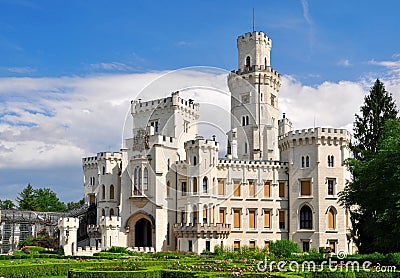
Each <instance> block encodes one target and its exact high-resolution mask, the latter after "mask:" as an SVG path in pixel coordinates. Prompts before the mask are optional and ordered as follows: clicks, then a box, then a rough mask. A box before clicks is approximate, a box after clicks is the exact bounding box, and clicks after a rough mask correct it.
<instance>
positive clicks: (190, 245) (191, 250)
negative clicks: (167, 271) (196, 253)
mask: <svg viewBox="0 0 400 278" xmlns="http://www.w3.org/2000/svg"><path fill="white" fill-rule="evenodd" d="M189 252H193V242H192V241H191V240H190V239H189Z"/></svg>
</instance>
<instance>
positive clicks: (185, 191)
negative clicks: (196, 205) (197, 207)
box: [182, 181, 187, 196]
mask: <svg viewBox="0 0 400 278" xmlns="http://www.w3.org/2000/svg"><path fill="white" fill-rule="evenodd" d="M186 194H187V184H186V182H185V181H183V182H182V196H186Z"/></svg>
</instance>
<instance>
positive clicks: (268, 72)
mask: <svg viewBox="0 0 400 278" xmlns="http://www.w3.org/2000/svg"><path fill="white" fill-rule="evenodd" d="M255 72H257V73H261V74H264V76H265V77H267V76H268V77H276V78H278V79H279V80H280V79H281V77H282V76H281V74H280V73H279V72H278V71H276V70H274V69H273V68H272V67H270V66H265V65H259V66H258V65H252V66H250V67H245V68H244V69H239V70H232V71H231V73H235V74H237V75H243V74H249V73H255ZM264 76H263V77H264ZM255 81H256V82H257V80H255Z"/></svg>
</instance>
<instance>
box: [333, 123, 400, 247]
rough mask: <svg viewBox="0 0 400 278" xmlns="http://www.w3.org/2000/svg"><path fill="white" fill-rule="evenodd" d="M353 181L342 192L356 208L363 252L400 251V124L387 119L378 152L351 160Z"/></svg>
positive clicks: (358, 240)
mask: <svg viewBox="0 0 400 278" xmlns="http://www.w3.org/2000/svg"><path fill="white" fill-rule="evenodd" d="M347 165H348V167H349V169H350V171H351V172H352V173H354V175H353V180H352V181H351V182H350V183H349V184H348V185H346V187H345V189H344V191H342V192H341V193H340V202H341V204H342V205H345V206H347V207H352V208H353V209H352V214H351V215H352V222H353V225H354V227H353V228H355V234H354V235H355V236H356V237H355V240H356V244H357V245H358V248H359V251H360V252H361V253H370V252H376V251H378V252H383V253H388V252H399V251H400V238H399V236H398V235H399V232H400V121H399V119H395V120H387V121H386V123H385V124H384V126H383V128H382V133H381V138H380V140H379V141H378V145H377V151H376V152H371V153H369V155H368V158H364V159H363V160H360V159H350V160H348V161H347Z"/></svg>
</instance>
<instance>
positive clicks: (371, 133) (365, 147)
mask: <svg viewBox="0 0 400 278" xmlns="http://www.w3.org/2000/svg"><path fill="white" fill-rule="evenodd" d="M360 112H361V115H357V114H356V115H355V117H356V118H355V122H354V139H355V143H354V144H351V146H350V148H351V150H352V152H353V155H354V158H356V159H364V158H365V157H367V156H368V155H369V154H371V153H375V152H376V151H377V150H378V142H379V140H380V138H381V137H382V129H383V126H384V124H385V122H386V121H387V120H389V119H396V117H397V109H396V103H395V102H394V100H393V98H392V95H391V94H390V93H389V92H388V91H386V89H385V86H384V85H383V83H382V82H381V81H379V79H377V80H376V81H375V84H374V85H373V86H372V88H371V90H370V91H369V94H368V95H367V96H365V98H364V105H362V106H361V107H360Z"/></svg>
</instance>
